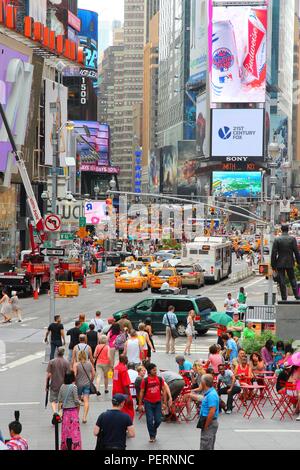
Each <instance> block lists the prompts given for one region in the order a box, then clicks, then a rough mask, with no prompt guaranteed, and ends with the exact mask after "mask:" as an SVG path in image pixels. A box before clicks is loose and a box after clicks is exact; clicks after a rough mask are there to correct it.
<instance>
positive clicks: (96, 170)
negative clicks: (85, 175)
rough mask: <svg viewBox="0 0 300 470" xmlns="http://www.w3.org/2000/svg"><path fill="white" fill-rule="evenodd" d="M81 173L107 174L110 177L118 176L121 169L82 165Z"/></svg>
mask: <svg viewBox="0 0 300 470" xmlns="http://www.w3.org/2000/svg"><path fill="white" fill-rule="evenodd" d="M80 171H83V172H85V171H89V172H91V173H103V174H104V173H106V174H110V175H118V174H119V173H120V168H119V167H118V166H115V167H113V166H97V165H81V166H80Z"/></svg>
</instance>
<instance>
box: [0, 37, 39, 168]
mask: <svg viewBox="0 0 300 470" xmlns="http://www.w3.org/2000/svg"><path fill="white" fill-rule="evenodd" d="M0 53H1V66H0V102H1V104H2V105H3V107H4V111H5V113H6V117H7V120H8V122H9V124H10V126H11V128H12V129H13V134H14V137H15V141H16V144H17V145H24V142H25V134H26V129H27V119H28V110H29V103H30V95H31V84H32V76H33V66H32V65H31V64H30V63H29V62H30V61H31V56H30V54H28V55H26V54H22V53H21V52H18V51H15V50H14V49H12V48H10V47H8V46H6V45H5V44H3V43H0ZM11 150H12V149H11V145H10V143H9V140H8V136H7V133H6V130H5V128H4V125H3V122H2V120H1V118H0V171H1V172H4V171H5V170H6V168H7V158H8V155H9V153H10V152H11Z"/></svg>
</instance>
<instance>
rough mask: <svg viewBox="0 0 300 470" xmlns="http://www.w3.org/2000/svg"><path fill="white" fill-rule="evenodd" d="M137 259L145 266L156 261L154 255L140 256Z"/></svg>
mask: <svg viewBox="0 0 300 470" xmlns="http://www.w3.org/2000/svg"><path fill="white" fill-rule="evenodd" d="M137 261H138V262H140V263H143V264H144V265H145V266H149V264H151V263H154V261H155V257H154V256H139V257H138V259H137Z"/></svg>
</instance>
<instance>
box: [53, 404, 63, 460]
mask: <svg viewBox="0 0 300 470" xmlns="http://www.w3.org/2000/svg"><path fill="white" fill-rule="evenodd" d="M60 423H61V417H60V415H59V414H58V413H55V414H54V415H53V418H52V424H53V426H54V431H55V450H56V451H58V450H59V429H58V425H59V424H60Z"/></svg>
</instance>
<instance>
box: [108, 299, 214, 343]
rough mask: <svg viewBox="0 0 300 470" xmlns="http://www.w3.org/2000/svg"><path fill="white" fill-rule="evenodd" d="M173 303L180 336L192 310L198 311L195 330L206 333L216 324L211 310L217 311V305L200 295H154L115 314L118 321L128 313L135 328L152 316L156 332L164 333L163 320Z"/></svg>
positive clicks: (202, 333)
mask: <svg viewBox="0 0 300 470" xmlns="http://www.w3.org/2000/svg"><path fill="white" fill-rule="evenodd" d="M171 305H172V306H174V307H175V314H176V316H177V318H178V325H177V331H178V333H179V335H180V336H185V330H186V326H187V316H188V313H189V311H190V310H195V312H196V320H195V330H196V331H197V333H198V334H199V335H205V334H206V333H207V332H208V330H209V329H210V328H213V327H215V326H216V324H215V323H214V322H213V321H212V320H210V318H209V316H210V314H211V312H216V311H217V309H216V306H215V305H214V303H213V302H212V301H211V300H210V299H209V298H208V297H201V296H199V295H197V296H192V295H174V294H173V295H154V296H151V297H148V298H146V299H144V300H142V301H140V302H139V303H137V304H136V305H134V306H133V307H131V308H128V309H126V310H121V311H119V312H117V313H115V314H114V315H113V316H114V318H115V320H117V321H118V320H119V319H120V318H121V317H122V315H123V314H124V313H126V314H127V315H128V318H129V320H130V321H131V323H132V325H133V327H134V328H135V329H137V328H138V325H139V323H141V322H144V321H145V320H146V319H147V318H151V321H152V325H153V331H154V332H155V334H158V333H164V332H165V326H164V325H163V324H162V321H163V317H164V315H165V313H167V311H168V307H170V306H171Z"/></svg>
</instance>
